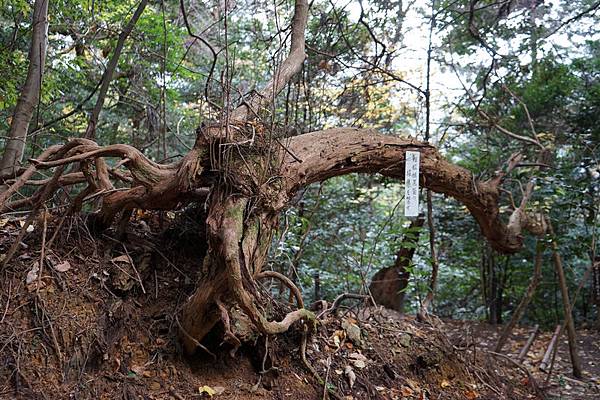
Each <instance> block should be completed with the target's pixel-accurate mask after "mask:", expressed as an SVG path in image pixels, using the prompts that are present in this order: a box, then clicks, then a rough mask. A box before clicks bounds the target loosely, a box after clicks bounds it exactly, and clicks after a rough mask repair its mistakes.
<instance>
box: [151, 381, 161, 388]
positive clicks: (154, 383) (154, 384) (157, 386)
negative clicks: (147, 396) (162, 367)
mask: <svg viewBox="0 0 600 400" xmlns="http://www.w3.org/2000/svg"><path fill="white" fill-rule="evenodd" d="M150 390H160V383H158V382H156V381H152V383H150Z"/></svg>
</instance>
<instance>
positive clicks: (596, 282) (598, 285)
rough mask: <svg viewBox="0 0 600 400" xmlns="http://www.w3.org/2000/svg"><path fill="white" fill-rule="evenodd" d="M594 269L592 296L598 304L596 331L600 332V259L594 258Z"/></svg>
mask: <svg viewBox="0 0 600 400" xmlns="http://www.w3.org/2000/svg"><path fill="white" fill-rule="evenodd" d="M593 263H594V266H593V267H592V296H593V298H594V303H595V304H596V329H597V330H599V331H600V257H594V261H593Z"/></svg>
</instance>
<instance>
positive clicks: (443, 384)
mask: <svg viewBox="0 0 600 400" xmlns="http://www.w3.org/2000/svg"><path fill="white" fill-rule="evenodd" d="M440 386H441V387H442V388H447V387H448V386H450V382H448V381H447V380H446V379H442V381H441V382H440Z"/></svg>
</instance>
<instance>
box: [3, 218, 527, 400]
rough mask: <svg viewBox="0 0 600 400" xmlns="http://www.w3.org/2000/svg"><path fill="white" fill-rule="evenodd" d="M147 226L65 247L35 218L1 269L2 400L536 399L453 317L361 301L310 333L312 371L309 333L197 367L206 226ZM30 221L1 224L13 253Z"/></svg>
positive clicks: (184, 222) (215, 346) (216, 346)
mask: <svg viewBox="0 0 600 400" xmlns="http://www.w3.org/2000/svg"><path fill="white" fill-rule="evenodd" d="M138 217H139V218H138V219H137V220H136V221H135V222H134V223H133V224H132V228H131V230H129V231H128V232H127V234H126V236H125V238H117V236H116V233H115V232H107V233H105V234H102V235H92V234H91V233H90V232H89V230H88V229H87V228H86V225H85V223H84V222H83V221H82V220H80V219H78V218H73V219H66V220H65V221H64V222H63V224H62V227H61V229H60V231H59V232H58V234H57V235H56V238H55V239H53V236H54V233H55V229H56V226H57V224H58V222H59V220H58V219H57V218H55V217H53V216H51V215H48V216H47V219H46V223H47V229H46V232H45V235H44V228H43V226H44V221H43V220H42V219H39V220H38V221H36V223H35V224H34V229H33V231H32V232H29V233H27V235H26V236H25V237H24V239H23V244H22V246H21V248H20V250H19V251H18V252H17V253H16V254H15V256H14V257H13V259H12V260H11V261H10V262H9V263H8V265H7V267H6V268H4V270H3V271H2V278H1V279H2V287H1V291H2V292H1V293H0V298H1V308H0V398H3V399H4V398H6V399H13V398H16V399H38V398H39V399H111V400H114V399H177V400H181V399H197V398H208V397H211V396H213V397H214V398H216V399H255V398H256V399H321V398H323V397H324V393H329V394H328V396H329V397H331V398H344V399H351V398H352V399H403V398H405V399H420V400H424V399H509V398H510V399H525V398H534V397H535V393H536V392H535V390H534V388H533V383H532V382H527V381H523V378H524V375H523V374H522V372H520V371H519V370H515V369H514V368H513V367H511V366H510V365H507V364H502V363H496V362H495V360H494V359H493V358H491V357H489V356H486V355H484V354H482V353H481V352H479V353H477V354H474V353H473V352H472V351H470V349H464V348H460V347H456V346H454V345H453V344H452V343H451V342H450V341H449V340H448V338H447V337H446V335H445V334H444V330H445V328H444V325H443V324H441V322H440V321H433V320H432V321H430V322H429V323H419V322H416V321H415V320H414V319H412V318H406V317H400V316H398V315H396V314H393V313H389V312H385V311H382V310H380V309H375V308H368V309H367V308H363V307H362V306H360V307H359V305H356V307H353V308H350V309H348V308H342V309H341V310H340V312H339V313H338V315H336V316H329V317H327V318H324V319H322V321H321V322H320V323H319V324H318V326H317V327H316V329H314V331H313V332H312V334H311V335H310V336H308V337H307V340H306V342H305V343H306V361H307V364H308V367H307V366H306V365H305V363H304V362H303V360H302V357H301V353H302V352H301V348H302V343H303V337H305V336H304V335H303V327H301V326H297V327H294V329H293V330H292V331H291V332H289V333H287V334H285V335H280V336H278V337H273V338H270V339H269V340H268V341H266V340H265V339H264V338H260V337H245V338H244V345H243V346H242V347H241V348H240V349H239V350H238V351H237V352H236V354H234V355H233V356H232V355H231V354H230V350H231V347H228V345H226V344H222V343H221V339H222V338H221V336H220V335H219V333H218V332H215V334H214V335H213V336H214V337H209V338H208V339H207V340H206V342H205V343H204V345H205V346H206V348H207V351H202V350H199V351H198V354H197V355H196V356H195V357H193V358H192V359H184V358H183V357H182V356H181V352H180V349H179V344H178V343H179V342H178V339H177V337H178V333H179V323H178V318H177V315H178V313H179V310H180V306H181V304H182V303H183V301H184V300H185V298H186V297H187V296H188V295H189V294H190V293H191V292H192V290H193V289H194V286H195V282H196V280H197V279H198V276H199V275H198V274H199V272H201V270H202V254H203V253H204V251H205V248H204V243H203V241H202V238H201V237H200V236H199V227H198V226H197V225H196V224H195V223H194V217H193V215H192V216H190V215H189V214H188V215H186V214H183V215H179V216H177V217H175V218H170V217H172V216H171V215H163V216H161V217H160V218H159V217H157V216H155V215H153V216H147V215H146V216H141V215H140V216H138ZM22 221H23V220H19V219H14V218H13V219H6V218H4V219H1V220H0V254H3V255H4V256H6V254H7V252H8V249H9V247H10V246H11V245H12V243H14V241H15V240H16V237H17V235H18V233H19V231H20V229H21V226H22V224H23V222H22ZM30 229H31V228H30ZM44 236H45V239H44ZM43 240H44V241H45V245H44V246H43V265H42V267H41V268H40V260H41V259H42V241H43ZM346 304H347V305H349V306H350V305H352V303H351V302H350V303H346ZM273 305H275V303H273ZM272 313H273V314H274V315H277V307H273V310H272ZM236 330H237V331H238V332H243V331H244V330H243V327H240V326H238V327H236ZM209 353H210V354H209Z"/></svg>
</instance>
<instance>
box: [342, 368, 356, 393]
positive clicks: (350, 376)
mask: <svg viewBox="0 0 600 400" xmlns="http://www.w3.org/2000/svg"><path fill="white" fill-rule="evenodd" d="M344 375H346V378H348V383H349V384H350V389H352V387H353V386H354V382H356V374H355V373H354V371H353V370H352V367H351V366H349V365H346V368H344Z"/></svg>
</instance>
